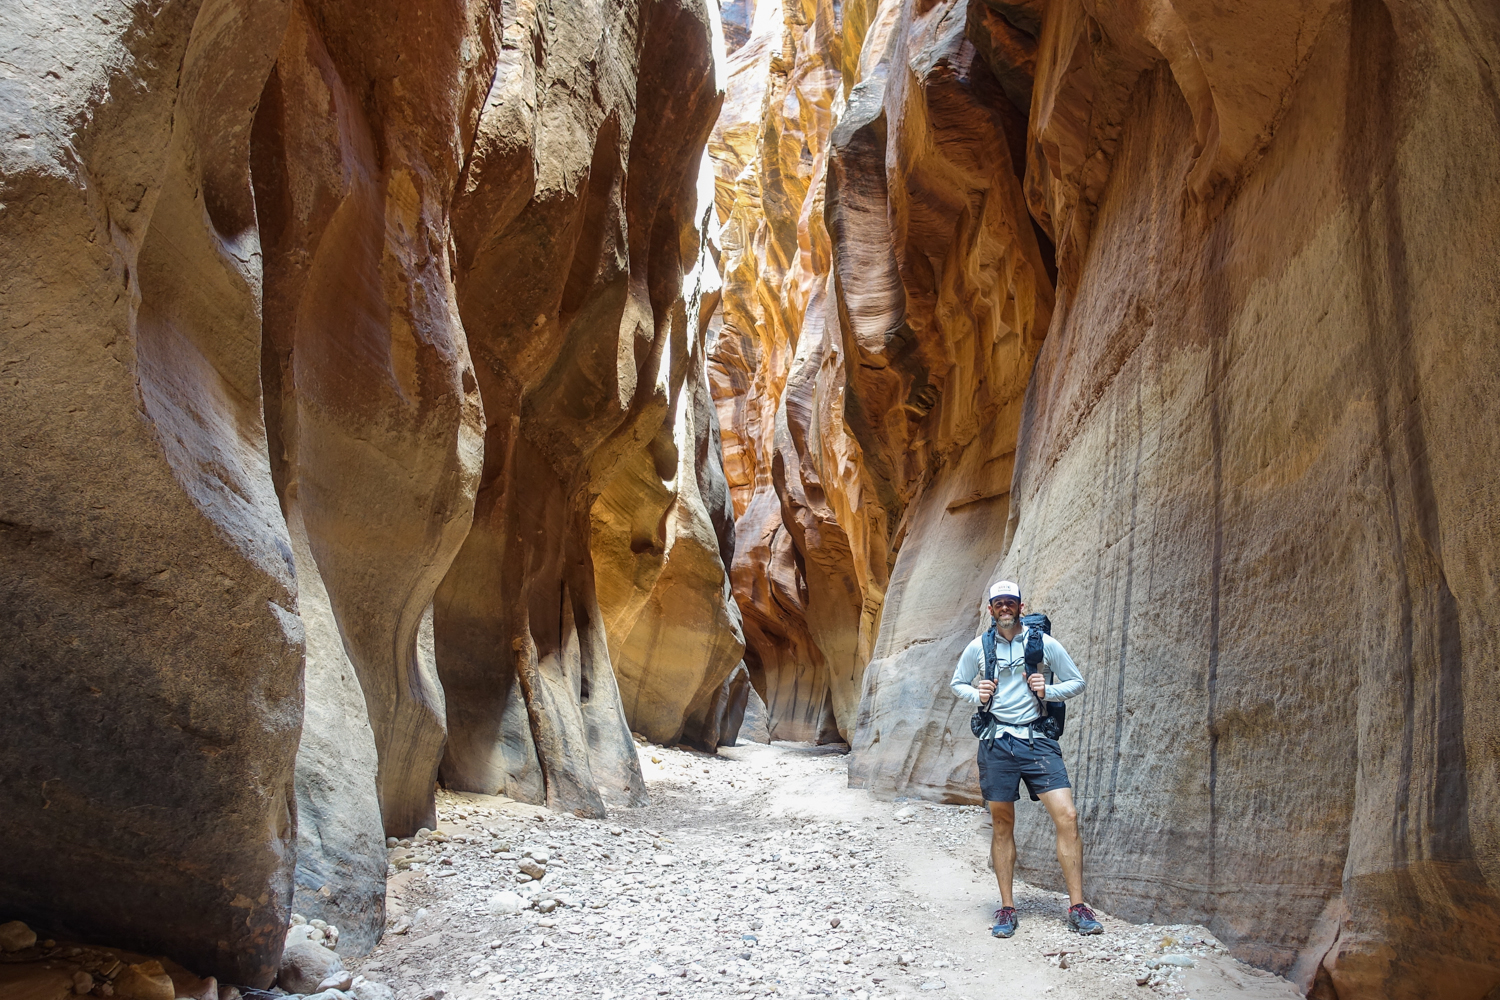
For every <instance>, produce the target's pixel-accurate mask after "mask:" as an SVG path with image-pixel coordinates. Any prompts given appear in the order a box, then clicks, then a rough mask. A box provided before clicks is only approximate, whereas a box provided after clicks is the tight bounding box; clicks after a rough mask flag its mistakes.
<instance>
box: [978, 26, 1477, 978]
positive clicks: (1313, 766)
mask: <svg viewBox="0 0 1500 1000" xmlns="http://www.w3.org/2000/svg"><path fill="white" fill-rule="evenodd" d="M1175 6H1176V7H1177V8H1178V9H1179V10H1180V14H1177V15H1175V16H1169V15H1171V13H1172V12H1171V11H1162V12H1159V13H1158V14H1157V15H1155V16H1154V17H1151V18H1147V17H1145V16H1144V15H1137V16H1136V17H1134V18H1132V17H1130V16H1126V14H1125V13H1124V12H1106V11H1103V10H1099V11H1093V12H1092V14H1093V16H1090V11H1089V10H1086V9H1085V8H1084V7H1083V6H1082V5H1071V4H1057V5H1049V7H1048V9H1047V17H1046V21H1045V24H1044V25H1043V28H1042V33H1041V51H1040V54H1039V58H1038V62H1037V78H1036V79H1037V93H1036V97H1035V99H1034V102H1033V121H1032V131H1031V157H1032V159H1031V162H1030V164H1029V165H1028V173H1027V195H1028V200H1029V203H1030V204H1031V206H1032V210H1033V212H1034V213H1035V215H1036V217H1037V218H1038V219H1039V220H1041V221H1042V222H1043V224H1044V225H1045V226H1046V227H1047V228H1048V230H1049V231H1050V232H1052V233H1054V234H1055V236H1056V239H1057V245H1058V270H1059V274H1060V278H1059V290H1058V298H1059V301H1060V302H1062V303H1065V308H1061V309H1060V310H1059V313H1058V315H1057V317H1056V318H1055V320H1054V322H1053V326H1052V329H1051V331H1050V333H1049V335H1048V340H1047V343H1046V346H1045V347H1044V349H1043V351H1042V354H1041V356H1040V358H1039V360H1038V363H1037V367H1036V371H1035V373H1034V375H1033V379H1032V384H1031V387H1030V390H1029V393H1028V398H1027V407H1026V411H1025V414H1024V416H1023V420H1022V426H1021V432H1020V443H1021V447H1020V452H1019V454H1020V458H1019V468H1018V471H1017V474H1016V480H1015V489H1014V493H1013V501H1012V508H1013V511H1014V515H1013V524H1012V527H1011V530H1010V532H1009V533H1008V539H1007V541H1008V553H1007V555H1006V556H1005V558H1004V560H1003V562H1002V563H1001V565H1000V569H1001V571H1002V572H1004V573H1005V574H1006V575H1008V576H1014V577H1016V578H1018V579H1020V580H1021V581H1022V583H1023V586H1026V587H1027V588H1028V589H1029V592H1030V600H1031V601H1032V603H1033V604H1034V605H1038V606H1041V607H1043V608H1045V609H1046V610H1047V611H1049V612H1050V613H1051V614H1052V618H1053V621H1054V622H1055V623H1057V627H1056V631H1057V634H1058V636H1059V638H1061V639H1062V640H1063V641H1064V642H1065V643H1066V644H1068V645H1069V646H1070V648H1071V649H1072V651H1073V652H1074V654H1075V656H1076V658H1077V659H1078V660H1079V662H1080V663H1081V664H1082V665H1083V668H1084V671H1085V674H1086V676H1087V677H1088V678H1089V682H1090V690H1089V693H1088V695H1087V696H1086V699H1085V701H1084V702H1083V703H1082V705H1081V708H1080V709H1079V710H1078V711H1076V713H1075V714H1074V716H1073V717H1072V718H1071V719H1070V726H1071V729H1070V732H1069V733H1068V736H1067V738H1066V742H1065V747H1066V751H1067V755H1068V762H1069V764H1070V766H1071V768H1072V769H1073V773H1074V782H1075V785H1076V792H1077V801H1078V805H1079V809H1080V814H1081V815H1082V817H1083V820H1084V824H1085V829H1086V830H1088V836H1089V838H1090V847H1089V851H1088V865H1089V867H1090V871H1091V875H1090V880H1091V885H1092V889H1091V892H1093V893H1094V894H1095V895H1096V896H1097V898H1099V899H1100V901H1101V902H1104V903H1106V904H1107V905H1110V906H1112V907H1114V908H1116V909H1117V910H1118V911H1121V912H1125V913H1128V914H1131V915H1133V916H1140V917H1150V916H1153V915H1154V916H1156V917H1165V916H1168V915H1170V916H1171V917H1172V918H1173V919H1184V918H1185V919H1193V920H1201V921H1203V922H1206V923H1207V924H1208V925H1209V926H1210V927H1213V928H1214V929H1215V930H1216V931H1217V932H1219V933H1221V934H1223V935H1224V936H1225V937H1226V938H1227V939H1228V940H1231V941H1234V942H1236V946H1237V949H1238V951H1239V952H1240V953H1241V954H1243V955H1245V956H1246V957H1249V958H1251V959H1253V960H1255V961H1257V962H1259V963H1261V964H1264V965H1267V966H1269V967H1272V968H1276V969H1281V970H1288V971H1290V972H1292V974H1293V975H1294V978H1297V979H1298V980H1300V981H1301V982H1302V984H1303V985H1304V986H1308V987H1312V988H1314V990H1315V993H1316V995H1321V996H1338V997H1340V998H1350V997H1387V998H1392V997H1418V996H1444V997H1454V998H1461V997H1462V998H1475V1000H1477V998H1480V997H1483V996H1485V995H1486V994H1487V993H1488V992H1489V990H1490V989H1491V988H1492V987H1494V986H1495V985H1496V984H1497V983H1500V958H1497V956H1500V923H1497V916H1500V896H1497V890H1500V782H1497V780H1496V779H1497V777H1500V775H1497V767H1500V757H1497V755H1496V754H1495V747H1496V745H1497V742H1496V741H1497V739H1500V724H1497V722H1496V721H1495V720H1496V718H1497V708H1500V701H1497V698H1500V696H1497V694H1496V692H1495V691H1494V688H1493V685H1492V684H1490V683H1489V682H1488V681H1489V679H1491V678H1493V676H1494V663H1495V662H1496V655H1497V652H1500V648H1497V632H1496V626H1495V622H1494V613H1493V608H1494V607H1495V602H1496V597H1497V591H1496V587H1497V583H1496V581H1497V580H1500V573H1497V570H1500V550H1497V548H1496V545H1495V537H1496V533H1495V524H1496V522H1495V514H1494V511H1495V510H1496V509H1497V508H1496V501H1497V500H1500V472H1497V471H1496V470H1497V459H1500V431H1497V430H1496V424H1495V420H1494V403H1493V400H1494V398H1495V392H1496V390H1497V388H1500V341H1497V339H1496V337H1495V330H1496V327H1497V324H1500V301H1497V299H1496V295H1495V276H1496V274H1497V273H1500V229H1497V227H1496V225H1495V223H1494V221H1493V220H1494V218H1495V211H1496V207H1497V205H1500V177H1497V174H1496V172H1495V170H1494V168H1493V164H1494V162H1495V157H1496V153H1497V151H1500V118H1497V111H1500V103H1497V99H1496V90H1495V82H1494V79H1493V77H1492V76H1491V73H1490V70H1489V67H1490V66H1493V65H1495V59H1496V56H1497V54H1500V17H1497V15H1496V12H1495V10H1494V8H1493V6H1492V5H1485V4H1479V3H1474V4H1441V5H1439V4H1400V5H1396V4H1393V5H1389V6H1387V5H1385V4H1382V3H1378V2H1368V0H1357V2H1354V3H1350V4H1336V3H1307V4H1301V5H1291V4H1288V5H1277V6H1274V7H1271V6H1268V5H1258V6H1257V8H1256V9H1255V10H1254V11H1253V12H1251V11H1250V9H1249V8H1246V9H1244V10H1233V9H1225V8H1210V7H1209V6H1207V5H1203V6H1201V7H1200V6H1199V5H1189V4H1177V5H1175ZM1093 164H1097V166H1094V165H1093ZM1042 825H1044V824H1037V823H1032V824H1030V825H1029V826H1028V827H1027V828H1026V844H1025V845H1024V846H1023V852H1025V853H1027V854H1029V855H1030V856H1032V857H1033V858H1039V857H1041V856H1042V855H1044V854H1045V853H1046V851H1047V848H1046V846H1045V845H1046V844H1048V843H1050V834H1049V833H1048V832H1047V831H1046V830H1043V829H1041V826H1042Z"/></svg>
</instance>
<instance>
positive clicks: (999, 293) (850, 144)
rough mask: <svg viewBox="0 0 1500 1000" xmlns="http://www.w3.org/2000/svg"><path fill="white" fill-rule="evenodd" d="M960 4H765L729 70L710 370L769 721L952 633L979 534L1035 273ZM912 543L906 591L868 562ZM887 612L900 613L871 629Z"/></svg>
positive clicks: (999, 111)
mask: <svg viewBox="0 0 1500 1000" xmlns="http://www.w3.org/2000/svg"><path fill="white" fill-rule="evenodd" d="M964 10H965V8H964V7H963V5H953V4H939V5H937V6H936V7H932V8H930V9H928V10H926V11H925V12H924V13H922V14H921V15H920V16H917V15H913V14H912V12H910V11H904V10H903V9H902V8H901V7H899V5H895V4H886V5H884V6H876V5H873V4H869V5H861V4H851V5H847V6H845V7H844V8H842V9H841V10H837V11H836V10H835V7H834V6H833V5H831V4H814V3H807V4H802V5H789V6H788V7H787V8H786V9H785V11H784V12H783V13H782V18H781V20H780V21H779V22H774V21H771V20H770V19H769V18H766V19H764V20H762V19H761V15H759V14H758V15H757V24H758V25H760V26H761V27H760V28H758V29H757V31H758V33H756V34H753V35H752V37H751V39H750V40H749V42H748V43H747V44H746V46H745V48H743V49H741V50H740V51H739V52H737V53H736V54H735V55H734V56H733V57H732V60H731V64H732V66H733V67H734V69H735V72H734V74H733V75H732V76H731V85H730V98H729V103H728V105H727V107H726V114H725V116H724V118H722V119H721V121H720V125H719V128H718V130H717V131H716V137H715V140H714V141H712V142H711V144H710V150H711V152H712V153H713V154H714V156H715V158H716V161H717V164H718V170H719V178H720V199H719V201H720V214H721V216H722V217H723V218H724V219H725V220H726V223H727V224H726V228H725V235H724V236H722V237H721V239H723V241H724V245H725V268H724V269H725V285H726V288H725V294H724V326H723V329H722V330H721V332H720V334H719V340H718V343H717V345H716V347H715V353H714V357H713V361H714V364H713V365H712V366H711V367H710V374H711V377H714V378H715V379H716V395H717V396H718V399H719V402H720V420H721V423H722V424H723V425H724V427H725V428H726V432H725V462H726V469H727V471H728V475H729V480H730V485H731V489H732V490H734V491H735V492H736V510H737V513H738V514H739V521H738V530H739V535H738V542H737V544H738V551H737V555H736V561H735V565H734V567H733V571H732V577H733V580H734V583H735V592H736V595H737V596H738V597H739V599H740V602H741V606H742V608H744V610H745V616H746V636H747V642H748V645H749V649H750V652H747V660H749V661H750V662H751V666H752V671H754V672H755V673H756V677H757V686H758V688H759V689H761V690H762V692H763V693H764V695H765V698H766V701H767V705H768V711H769V713H770V721H771V730H772V734H773V735H774V736H778V737H782V738H794V739H811V738H815V737H821V738H832V736H833V733H834V732H835V731H836V732H838V733H840V734H842V737H843V738H849V737H850V736H851V735H852V734H853V732H854V730H855V717H856V712H857V708H858V705H859V697H860V692H861V689H862V683H863V675H864V671H865V668H866V665H867V664H868V663H870V662H871V658H872V656H875V657H877V658H879V659H880V660H882V661H884V660H890V661H891V668H892V672H893V673H900V672H902V670H903V668H902V666H901V665H900V663H899V660H900V658H901V656H902V655H903V654H904V653H905V652H906V651H907V650H910V649H913V648H916V647H921V646H924V645H925V644H927V643H930V642H932V641H933V638H934V635H935V634H936V635H942V634H943V630H944V629H947V630H948V634H947V636H946V637H945V638H946V639H947V640H949V641H951V640H953V639H954V638H956V633H955V632H953V631H952V630H953V629H954V627H955V623H956V621H957V618H958V617H970V618H971V617H972V612H971V611H970V609H971V608H972V598H971V595H970V593H969V591H971V590H972V589H973V581H974V580H975V579H977V578H978V577H980V576H982V575H984V574H986V573H988V571H989V570H990V568H991V567H992V565H993V552H994V551H996V550H997V549H998V546H999V543H1000V541H1001V536H1002V533H1003V530H1004V527H1003V526H1004V513H1003V510H1004V502H1005V494H1006V493H1007V492H1008V491H1009V485H1010V477H1011V469H1012V457H1011V456H1012V454H1013V452H1014V448H1015V434H1014V428H1015V426H1016V424H1017V421H1018V417H1019V410H1020V401H1021V393H1022V391H1023V389H1024V386H1025V379H1026V373H1027V371H1028V370H1029V368H1030V365H1031V361H1032V359H1033V358H1034V357H1035V352H1036V348H1037V345H1038V343H1039V341H1040V334H1041V331H1042V330H1043V329H1044V328H1045V325H1046V322H1047V318H1048V316H1049V313H1050V308H1051V283H1050V281H1049V279H1048V276H1047V273H1046V267H1047V263H1048V261H1047V258H1046V252H1045V251H1044V250H1043V248H1042V247H1041V246H1039V245H1038V242H1037V236H1036V234H1035V231H1034V229H1033V227H1032V224H1031V221H1030V218H1029V216H1028V213H1027V208H1026V204H1025V200H1024V197H1023V194H1022V188H1021V183H1020V174H1021V163H1022V162H1023V160H1022V154H1023V151H1024V148H1025V128H1026V124H1025V114H1024V112H1023V111H1021V110H1018V109H1017V108H1016V106H1015V105H1014V104H1013V103H1012V101H1011V100H1010V99H1009V98H1008V96H1007V91H1006V90H1005V88H1004V86H1003V85H1002V83H1001V79H1000V77H998V76H997V73H996V71H995V67H997V66H998V67H1001V68H1003V69H1009V68H1010V67H1009V64H1006V63H1003V62H1002V61H1001V58H1000V56H1003V55H1004V53H1001V54H1000V55H995V54H994V53H993V52H991V59H989V60H986V59H985V58H984V57H983V56H982V54H981V53H980V51H979V50H978V49H976V47H975V45H974V44H973V43H972V42H970V41H969V40H968V38H967V37H966V36H965V33H964V31H963V26H964ZM840 15H841V17H842V20H841V22H840V20H839V17H840ZM955 18H956V19H957V20H955ZM991 48H993V46H991ZM808 81H817V83H818V84H819V85H820V86H821V89H817V90H813V94H812V96H810V95H809V90H810V89H812V88H811V86H810V85H809V83H808ZM1027 83H1028V86H1029V77H1028V78H1027ZM757 88H759V89H758V90H757ZM747 94H752V95H753V94H759V95H761V96H760V101H759V105H758V106H757V105H756V104H755V102H752V101H751V100H750V99H749V97H748V96H746V95H747ZM788 95H790V96H788ZM814 97H816V98H817V99H816V100H815V99H813V98H814ZM787 109H794V110H796V111H797V112H798V113H799V117H797V118H795V119H794V118H793V117H792V116H791V114H789V112H788V110H787ZM814 112H816V114H815V113H814ZM835 121H836V122H837V124H836V125H835ZM799 150H800V152H799ZM793 212H795V213H796V215H795V216H793V214H792V213H793ZM1048 250H1049V251H1050V248H1048ZM1006 428H1009V431H1010V432H1009V434H1008V435H1007V434H1006V433H1005V430H1006ZM996 429H998V430H999V433H995V431H996ZM913 504H915V505H916V506H915V507H913V506H912V505H913ZM996 504H999V506H1000V507H1001V510H1002V513H1001V515H1000V517H999V518H998V522H997V519H996V518H995V517H993V516H992V510H991V508H993V507H994V506H995V505H996ZM913 533H915V537H916V538H917V539H918V541H917V542H916V544H917V545H918V547H919V548H921V549H922V550H923V552H924V560H928V561H926V562H924V565H928V566H937V567H940V568H939V569H938V570H937V572H936V573H932V572H924V574H923V575H922V578H921V579H920V580H918V581H915V582H913V581H912V580H911V579H909V578H908V577H906V576H902V575H900V574H899V573H898V575H897V576H896V577H892V563H893V561H894V560H895V558H896V553H897V551H898V550H899V549H901V548H902V546H903V544H904V543H906V541H907V539H908V538H911V537H913ZM986 537H987V538H988V542H989V545H990V548H988V549H986V547H985V546H984V545H983V544H976V542H979V541H980V540H981V539H982V538H986ZM892 587H894V588H895V589H894V591H893V592H888V591H889V588H892ZM912 588H915V589H912ZM924 588H927V589H926V591H925V593H924V592H923V589H924ZM892 594H893V595H894V600H892V599H891V597H892ZM939 608H940V609H942V610H941V612H940V613H941V614H942V616H943V619H944V620H943V621H941V622H939V621H934V619H933V611H934V610H935V609H939ZM892 610H894V611H895V612H896V613H897V614H898V615H903V614H904V615H905V616H906V617H905V618H902V619H901V620H900V622H898V623H897V624H898V626H899V627H898V628H896V629H894V630H892V629H890V628H884V629H882V627H881V615H882V613H883V612H884V613H886V614H890V613H891V612H892ZM955 616H956V617H955ZM908 630H910V631H908ZM877 636H883V637H885V638H884V639H883V641H884V642H885V645H884V646H882V647H880V648H879V649H877V646H876V642H877ZM752 654H753V655H752ZM929 654H930V650H927V649H922V650H921V651H920V652H919V653H918V655H919V656H926V655H929ZM903 738H904V737H903V736H900V735H898V736H897V739H896V745H898V746H899V745H900V743H901V742H902V739H903ZM908 742H909V740H908ZM898 752H900V751H899V750H898ZM877 770H881V771H882V772H884V771H887V770H889V769H888V768H884V767H879V768H877Z"/></svg>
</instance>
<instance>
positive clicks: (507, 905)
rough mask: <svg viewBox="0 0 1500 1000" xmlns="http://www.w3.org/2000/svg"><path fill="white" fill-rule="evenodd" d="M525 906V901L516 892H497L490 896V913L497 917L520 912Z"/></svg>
mask: <svg viewBox="0 0 1500 1000" xmlns="http://www.w3.org/2000/svg"><path fill="white" fill-rule="evenodd" d="M525 908H526V901H525V900H524V899H522V898H521V894H520V893H518V892H497V893H495V894H494V895H493V896H491V897H490V903H489V910H490V913H491V914H493V915H494V916H497V917H503V916H510V915H512V914H516V913H520V912H521V911H522V910H523V909H525Z"/></svg>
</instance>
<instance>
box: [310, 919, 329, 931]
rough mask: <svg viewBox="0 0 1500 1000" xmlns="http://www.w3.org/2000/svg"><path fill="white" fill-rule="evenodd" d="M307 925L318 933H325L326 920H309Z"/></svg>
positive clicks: (326, 927)
mask: <svg viewBox="0 0 1500 1000" xmlns="http://www.w3.org/2000/svg"><path fill="white" fill-rule="evenodd" d="M308 923H309V924H310V925H312V926H313V927H316V928H317V929H318V930H320V931H326V930H327V929H328V921H326V920H309V921H308Z"/></svg>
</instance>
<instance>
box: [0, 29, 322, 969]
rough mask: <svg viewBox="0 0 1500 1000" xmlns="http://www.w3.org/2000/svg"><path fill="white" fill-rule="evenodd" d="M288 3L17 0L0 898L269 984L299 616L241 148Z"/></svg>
mask: <svg viewBox="0 0 1500 1000" xmlns="http://www.w3.org/2000/svg"><path fill="white" fill-rule="evenodd" d="M285 24H286V9H285V7H284V6H283V5H282V4H280V3H277V2H247V3H239V2H236V3H230V2H219V0H214V2H207V3H201V4H200V3H196V2H165V3H159V4H153V5H151V7H150V8H149V10H148V9H147V8H145V7H140V8H137V7H133V6H131V5H129V4H124V3H114V2H108V0H100V2H84V3H79V4H74V5H72V6H70V7H69V8H68V11H67V12H66V13H63V12H61V11H59V10H57V9H55V8H52V7H48V6H35V5H16V4H10V5H6V7H5V9H4V10H3V11H0V37H3V38H4V39H5V40H6V44H5V47H6V51H7V53H8V55H7V57H6V58H7V60H8V63H9V65H10V66H11V67H12V68H11V69H10V70H8V73H9V79H8V80H7V83H6V97H5V99H4V100H3V101H0V177H3V193H0V202H3V204H4V206H5V208H4V210H3V211H0V275H3V277H0V301H3V302H4V303H5V315H6V321H5V323H4V324H3V330H0V371H3V372H4V374H3V382H0V384H3V387H4V388H3V390H0V392H3V408H4V409H3V412H4V428H5V429H4V433H3V434H0V603H3V604H4V607H5V608H6V612H5V614H4V615H3V616H0V619H3V620H0V649H3V650H4V653H3V654H0V687H3V689H4V690H5V692H6V697H7V701H8V704H10V705H11V706H13V710H12V711H11V713H10V716H9V718H8V719H7V722H6V724H5V726H4V727H3V736H0V800H3V801H4V802H5V807H4V808H3V809H0V839H3V841H4V842H5V843H6V844H7V845H8V846H7V850H6V858H5V862H4V864H3V865H0V898H3V899H4V900H5V901H6V907H7V913H8V914H14V915H16V916H20V917H23V918H25V919H27V920H29V921H30V922H32V923H33V924H34V925H36V926H38V927H44V928H46V929H47V930H48V931H49V932H51V933H56V934H57V935H58V936H59V937H61V936H63V935H64V934H68V935H76V936H86V937H94V938H104V939H107V940H111V941H115V942H120V943H126V944H129V945H131V946H132V947H135V948H139V949H142V950H147V951H151V952H158V953H159V952H170V953H171V954H173V955H175V956H177V957H178V958H179V959H180V960H181V961H183V962H186V963H188V964H190V965H192V966H194V967H195V968H198V969H205V970H213V971H215V972H217V973H219V974H221V975H223V976H224V977H225V978H229V979H232V980H234V981H237V982H258V983H261V984H264V983H267V982H269V980H270V977H271V976H272V974H274V970H275V962H276V955H277V953H278V952H279V950H280V947H281V934H282V930H283V925H284V922H285V919H286V912H287V911H286V906H287V902H288V900H289V898H290V896H291V880H290V875H291V868H292V861H293V854H294V849H295V848H294V837H295V832H294V825H293V824H294V809H295V806H294V804H293V797H292V770H293V759H294V756H295V754H296V749H297V742H298V733H299V730H300V726H301V720H302V689H301V669H302V652H303V645H302V644H303V636H302V632H303V630H302V623H301V621H300V619H299V618H298V617H297V596H296V583H295V576H294V570H293V561H292V553H291V547H290V544H289V539H288V533H287V530H286V525H285V522H284V521H283V519H282V516H281V512H280V510H279V507H278V504H277V497H276V493H275V490H274V486H273V482H272V477H271V469H270V462H269V458H268V446H267V441H266V434H265V429H264V424H263V420H262V412H261V388H260V330H261V320H262V316H261V303H260V296H259V289H260V285H261V281H262V274H261V267H260V254H259V252H258V248H257V242H258V241H257V234H256V229H255V225H254V222H255V206H254V199H253V196H252V191H251V185H250V174H249V158H248V156H247V155H246V149H247V146H248V142H249V135H250V131H251V124H252V112H253V109H254V107H255V104H256V98H257V95H259V93H260V92H261V89H262V86H263V84H264V82H265V79H266V76H267V74H268V73H269V72H270V69H271V66H272V63H273V61H274V59H275V56H276V48H277V45H278V43H279V41H280V38H281V36H282V34H283V31H284V28H285Z"/></svg>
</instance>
